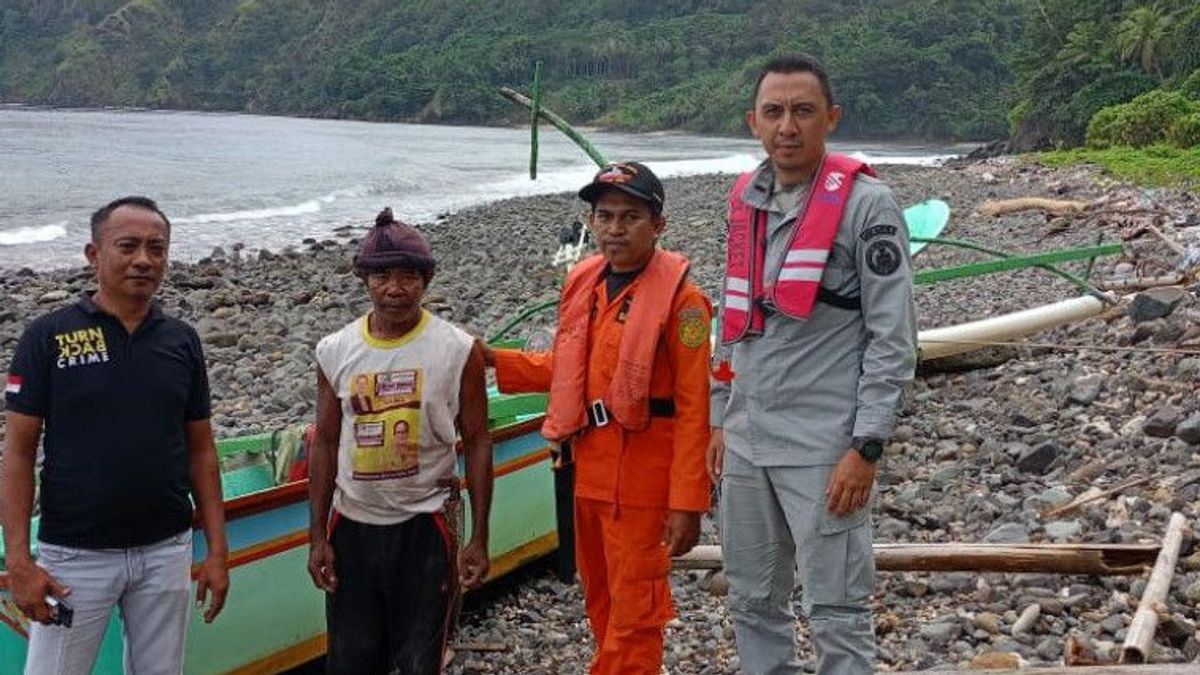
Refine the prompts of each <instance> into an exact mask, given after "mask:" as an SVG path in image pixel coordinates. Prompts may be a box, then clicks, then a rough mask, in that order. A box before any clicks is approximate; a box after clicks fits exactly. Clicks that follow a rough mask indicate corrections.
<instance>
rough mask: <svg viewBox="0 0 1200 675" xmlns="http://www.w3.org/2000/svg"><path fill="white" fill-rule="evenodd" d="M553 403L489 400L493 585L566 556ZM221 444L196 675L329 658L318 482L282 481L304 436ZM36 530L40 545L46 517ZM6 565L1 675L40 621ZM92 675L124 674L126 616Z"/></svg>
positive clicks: (194, 631)
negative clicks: (207, 618) (208, 593)
mask: <svg viewBox="0 0 1200 675" xmlns="http://www.w3.org/2000/svg"><path fill="white" fill-rule="evenodd" d="M545 404H546V397H545V396H544V395H521V396H501V395H497V394H494V393H493V394H492V396H491V397H490V399H489V423H490V427H491V430H492V440H493V443H494V453H495V455H494V459H495V475H496V482H495V494H494V499H493V507H492V517H491V519H490V522H491V533H490V534H491V536H490V541H489V554H490V558H491V572H490V574H489V577H488V580H489V581H491V580H494V579H496V578H497V577H500V576H503V575H504V574H507V573H508V572H511V571H512V570H514V569H516V568H518V567H520V566H522V565H524V564H526V563H528V562H530V561H532V560H534V559H536V558H538V557H541V556H543V555H545V554H547V553H549V552H551V551H553V550H555V549H556V548H557V547H558V541H559V535H558V531H557V523H556V510H555V487H554V481H555V478H554V472H553V471H552V470H551V459H550V448H549V446H548V444H547V443H546V441H545V440H544V439H543V438H542V436H541V434H540V429H541V422H542V418H541V415H540V413H541V412H542V411H544V410H545ZM217 445H218V453H219V455H220V459H221V463H222V487H223V488H224V494H225V518H226V520H227V522H228V525H227V528H228V537H229V546H230V570H229V576H230V582H231V588H230V594H229V598H228V601H227V603H226V605H225V609H224V611H223V612H222V613H221V615H220V616H219V617H218V618H217V620H216V621H215V622H214V623H212V624H207V625H206V624H205V623H204V622H203V620H202V619H201V617H200V614H199V612H198V611H197V610H192V611H193V612H195V613H194V615H193V616H192V617H191V622H190V626H189V632H188V639H187V653H186V657H185V664H186V665H185V672H186V673H189V674H192V673H194V674H197V675H199V674H202V673H274V672H279V671H281V670H285V669H287V668H290V667H293V666H296V665H299V664H301V663H305V662H307V661H310V660H312V659H314V658H317V657H318V656H320V655H322V654H323V653H324V652H325V605H324V598H323V595H322V594H321V593H320V592H319V591H317V590H316V589H315V588H314V587H313V585H312V581H311V580H310V579H309V576H308V572H307V564H308V509H309V506H308V481H307V480H299V481H290V482H289V481H287V480H286V479H284V480H280V479H278V478H277V476H286V474H287V466H286V465H287V464H289V463H290V462H291V461H292V460H293V459H294V458H295V457H297V455H299V454H302V451H303V427H293V428H289V429H280V430H277V431H275V432H273V433H267V434H258V435H253V436H245V437H240V438H232V439H226V440H222V441H219V442H218V444H217ZM459 461H460V472H459V473H460V475H462V466H461V462H462V458H461V457H460V458H459ZM463 497H464V499H466V491H465V490H464V491H463ZM467 523H468V527H469V523H470V517H469V516H468V518H467ZM33 527H34V528H35V531H34V538H35V539H36V527H37V519H36V518H35V519H34V522H33ZM468 536H469V533H468ZM193 537H194V544H193V560H194V561H195V562H197V563H198V562H200V561H201V560H203V558H204V555H205V546H204V536H203V534H202V533H201V532H200V531H199V530H195V531H194V533H193ZM2 561H3V550H2V549H0V675H17V674H18V673H21V672H22V664H23V663H24V662H25V652H26V647H27V645H28V630H29V622H28V620H27V619H26V618H25V617H24V616H23V615H22V614H21V612H20V611H19V610H18V609H17V607H16V605H15V604H13V602H12V598H11V595H9V593H8V584H7V575H5V574H4V572H3V564H2ZM93 672H94V673H98V674H101V675H108V674H114V675H117V674H120V673H122V672H123V662H122V647H121V623H120V618H119V616H118V612H115V611H114V613H113V616H112V618H111V619H110V622H109V626H108V633H107V634H106V636H105V638H104V642H103V644H102V646H101V651H100V657H99V659H98V661H97V664H96V667H95V669H94V671H93Z"/></svg>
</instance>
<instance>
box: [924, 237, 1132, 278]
mask: <svg viewBox="0 0 1200 675" xmlns="http://www.w3.org/2000/svg"><path fill="white" fill-rule="evenodd" d="M1122 251H1124V248H1123V247H1122V246H1121V244H1101V245H1099V246H1084V247H1081V248H1069V249H1063V250H1060V251H1046V252H1043V253H1032V254H1029V255H1013V256H1011V257H1006V258H1000V259H997V260H988V261H984V262H977V263H970V264H968V265H958V266H955V267H943V268H940V269H935V270H922V271H920V272H917V273H916V274H914V275H913V283H917V284H932V283H937V282H939V281H947V280H949V279H961V278H963V277H974V276H980V275H984V274H993V273H995V272H1007V271H1011V270H1018V269H1023V268H1026V267H1046V266H1047V265H1051V264H1053V263H1060V262H1067V261H1070V260H1094V259H1095V258H1098V257H1101V256H1107V255H1116V254H1118V253H1121V252H1122Z"/></svg>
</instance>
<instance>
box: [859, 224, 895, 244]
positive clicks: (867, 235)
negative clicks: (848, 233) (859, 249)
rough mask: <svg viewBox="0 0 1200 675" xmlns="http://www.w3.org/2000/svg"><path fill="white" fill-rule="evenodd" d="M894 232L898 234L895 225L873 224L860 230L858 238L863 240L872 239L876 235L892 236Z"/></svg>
mask: <svg viewBox="0 0 1200 675" xmlns="http://www.w3.org/2000/svg"><path fill="white" fill-rule="evenodd" d="M893 234H896V226H895V225H873V226H871V227H868V228H867V229H865V230H863V231H862V232H860V233H859V235H858V238H859V239H862V240H863V241H870V240H872V239H874V238H875V237H881V236H884V235H887V236H891V235H893Z"/></svg>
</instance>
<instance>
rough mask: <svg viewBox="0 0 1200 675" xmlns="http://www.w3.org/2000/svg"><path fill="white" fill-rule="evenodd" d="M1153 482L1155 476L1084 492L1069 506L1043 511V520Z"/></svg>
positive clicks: (1064, 505)
mask: <svg viewBox="0 0 1200 675" xmlns="http://www.w3.org/2000/svg"><path fill="white" fill-rule="evenodd" d="M1152 480H1154V477H1153V476H1147V477H1145V478H1135V479H1133V480H1130V481H1126V482H1124V483H1121V484H1120V485H1117V486H1116V487H1111V488H1109V489H1107V490H1101V489H1100V488H1092V489H1090V490H1088V491H1086V492H1084V493H1083V494H1081V495H1079V496H1078V497H1076V498H1075V499H1072V500H1071V502H1070V503H1069V504H1063V505H1062V506H1056V507H1054V508H1052V509H1046V510H1045V511H1042V517H1043V518H1057V517H1058V516H1061V515H1063V514H1064V513H1070V512H1071V511H1074V510H1075V509H1078V508H1079V507H1081V506H1084V505H1086V504H1091V503H1092V502H1094V501H1099V500H1101V499H1107V498H1108V497H1111V496H1113V495H1115V494H1119V493H1121V492H1124V491H1125V490H1129V489H1130V488H1135V487H1137V486H1139V485H1145V484H1146V483H1149V482H1150V481H1152Z"/></svg>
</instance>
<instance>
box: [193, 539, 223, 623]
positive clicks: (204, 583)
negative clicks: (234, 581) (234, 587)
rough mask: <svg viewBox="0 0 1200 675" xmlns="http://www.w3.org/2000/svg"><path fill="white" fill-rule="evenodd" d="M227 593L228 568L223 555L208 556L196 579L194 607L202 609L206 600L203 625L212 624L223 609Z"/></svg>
mask: <svg viewBox="0 0 1200 675" xmlns="http://www.w3.org/2000/svg"><path fill="white" fill-rule="evenodd" d="M228 593H229V567H228V563H227V562H226V560H225V556H223V555H209V556H208V557H207V558H205V559H204V563H203V564H202V565H201V566H200V576H199V577H197V578H196V606H197V607H203V606H204V601H205V600H206V599H207V600H208V609H205V610H204V623H212V622H213V619H215V618H217V615H218V614H220V613H221V609H222V608H223V607H225V596H226V595H227V594H228Z"/></svg>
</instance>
